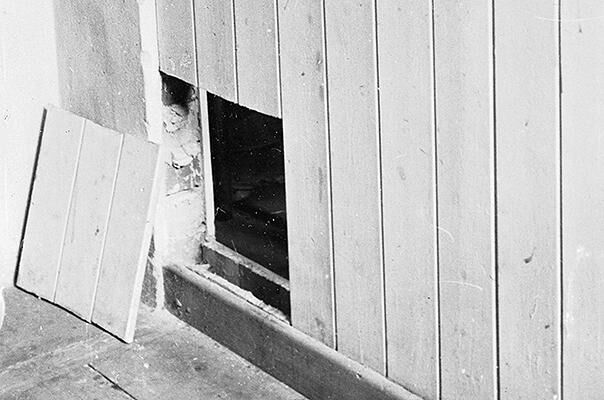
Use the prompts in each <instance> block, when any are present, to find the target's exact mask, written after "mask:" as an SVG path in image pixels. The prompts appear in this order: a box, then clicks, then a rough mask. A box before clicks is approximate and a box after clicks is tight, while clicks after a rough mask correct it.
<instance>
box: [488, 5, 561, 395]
mask: <svg viewBox="0 0 604 400" xmlns="http://www.w3.org/2000/svg"><path fill="white" fill-rule="evenodd" d="M557 3H558V1H557V0H539V1H532V2H529V3H527V2H524V1H522V0H514V1H507V2H505V3H501V5H497V7H496V8H495V29H496V31H495V49H496V57H495V60H496V65H495V68H496V69H495V76H496V78H497V79H496V84H497V86H496V89H495V90H496V93H497V96H496V110H497V125H496V132H497V137H496V140H497V221H498V222H497V228H498V232H497V243H498V270H499V272H498V286H499V354H500V355H499V359H500V361H499V365H500V367H499V371H500V387H501V396H502V398H506V399H537V398H558V397H559V396H560V389H559V384H560V378H561V375H560V372H561V371H560V365H559V361H560V359H559V353H560V350H561V348H560V346H561V344H560V341H559V339H560V298H559V295H560V288H559V284H560V246H559V245H560V242H559V239H560V229H559V227H560V220H559V217H560V199H559V193H560V180H559V160H560V153H559V152H560V148H559V129H558V128H559V118H558V110H559V104H558V90H559V89H558V81H559V76H558V24H556V23H555V22H552V21H555V20H556V18H557V14H558V13H557V8H558V5H557ZM535 16H539V17H541V18H540V19H537V18H535ZM548 19H549V20H548Z"/></svg>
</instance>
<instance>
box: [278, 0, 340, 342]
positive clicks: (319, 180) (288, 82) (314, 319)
mask: <svg viewBox="0 0 604 400" xmlns="http://www.w3.org/2000/svg"><path fill="white" fill-rule="evenodd" d="M323 16H324V15H323V0H311V1H305V2H279V25H280V39H281V40H280V54H281V68H282V91H283V135H284V137H283V139H284V148H285V160H286V162H285V172H286V179H285V184H286V185H287V190H286V193H287V227H288V242H289V244H290V246H289V253H288V256H289V271H290V275H289V277H290V282H291V292H290V293H291V294H290V296H291V304H292V316H291V318H292V325H293V326H295V327H296V328H298V329H300V330H301V331H303V332H305V333H307V334H309V335H310V336H312V337H314V338H316V339H318V340H320V341H322V342H323V343H325V344H327V345H328V346H330V347H334V346H335V324H334V318H335V314H334V311H335V310H334V302H333V274H332V268H333V262H332V261H333V249H332V232H331V179H330V178H331V170H330V160H329V132H328V126H327V80H326V71H325V51H324V45H325V35H324V26H323V25H324V24H323Z"/></svg>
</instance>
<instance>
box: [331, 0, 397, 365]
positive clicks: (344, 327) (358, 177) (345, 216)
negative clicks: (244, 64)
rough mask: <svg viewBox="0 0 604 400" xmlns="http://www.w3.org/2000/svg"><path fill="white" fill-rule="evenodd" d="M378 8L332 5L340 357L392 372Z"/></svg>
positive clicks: (364, 1) (350, 3)
mask: <svg viewBox="0 0 604 400" xmlns="http://www.w3.org/2000/svg"><path fill="white" fill-rule="evenodd" d="M373 5H374V2H373V1H370V0H362V1H354V2H353V1H338V2H335V1H334V2H327V3H326V4H325V6H326V9H325V13H326V15H325V17H326V27H327V31H326V34H327V54H328V59H327V70H328V71H327V76H328V77H329V80H328V85H329V110H330V116H329V118H330V137H331V160H332V163H331V167H332V187H333V189H332V193H333V204H334V208H333V235H334V255H335V284H336V310H337V315H336V321H337V335H338V350H340V351H341V352H342V353H343V354H345V355H347V356H349V357H351V358H352V359H354V360H357V361H359V362H361V363H362V364H365V365H368V366H370V367H371V368H373V369H375V370H376V371H379V372H382V373H384V372H385V356H384V353H385V343H384V335H385V333H384V307H383V287H382V251H381V249H382V243H381V232H382V223H381V211H380V168H379V163H380V154H379V132H378V121H377V117H378V115H377V77H376V74H377V71H376V69H377V67H376V55H375V25H374V22H375V21H374V8H373Z"/></svg>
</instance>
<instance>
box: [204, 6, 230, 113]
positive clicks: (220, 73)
mask: <svg viewBox="0 0 604 400" xmlns="http://www.w3.org/2000/svg"><path fill="white" fill-rule="evenodd" d="M194 10H195V36H196V46H197V72H198V82H199V86H200V87H201V88H202V89H205V90H207V91H208V92H211V93H213V94H215V95H217V96H220V97H223V98H225V99H227V100H229V101H233V102H237V71H236V58H235V21H234V18H233V0H222V1H214V0H195V1H194Z"/></svg>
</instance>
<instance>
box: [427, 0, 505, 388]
mask: <svg viewBox="0 0 604 400" xmlns="http://www.w3.org/2000/svg"><path fill="white" fill-rule="evenodd" d="M434 11H435V21H434V29H435V32H434V35H435V44H434V46H435V63H436V64H435V70H436V119H437V129H438V131H437V143H438V145H437V154H438V163H437V169H438V224H439V226H438V230H439V269H440V282H439V284H440V329H441V331H440V338H441V374H442V383H441V388H442V397H443V399H461V398H463V399H468V400H470V399H490V398H496V386H497V383H496V381H495V365H496V359H495V346H496V335H495V322H494V321H495V290H494V283H495V282H494V280H495V260H494V257H495V249H494V211H493V208H494V182H493V180H494V179H493V169H494V160H493V157H494V154H493V153H494V149H493V146H494V144H493V139H494V137H493V136H494V135H493V126H492V124H493V111H492V108H493V89H492V88H493V81H492V63H493V52H492V43H491V40H492V9H491V7H490V4H489V2H481V3H480V4H478V3H472V4H470V3H465V2H450V1H445V0H437V1H435V3H434Z"/></svg>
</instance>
